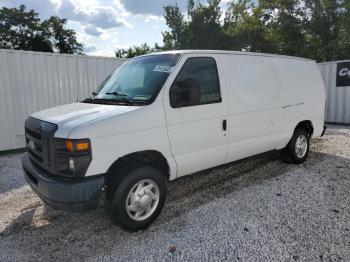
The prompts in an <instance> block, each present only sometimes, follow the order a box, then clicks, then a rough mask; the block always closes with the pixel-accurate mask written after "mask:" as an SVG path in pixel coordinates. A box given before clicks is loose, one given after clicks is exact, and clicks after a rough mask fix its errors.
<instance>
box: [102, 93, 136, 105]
mask: <svg viewBox="0 0 350 262" xmlns="http://www.w3.org/2000/svg"><path fill="white" fill-rule="evenodd" d="M105 94H106V95H115V96H119V97H121V98H123V99H124V100H125V101H126V102H128V104H130V105H132V104H133V103H134V102H133V101H131V100H130V99H129V98H128V96H127V95H126V94H121V93H118V92H116V91H114V92H107V93H105Z"/></svg>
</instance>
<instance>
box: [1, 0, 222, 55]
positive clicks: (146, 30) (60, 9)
mask: <svg viewBox="0 0 350 262" xmlns="http://www.w3.org/2000/svg"><path fill="white" fill-rule="evenodd" d="M175 2H177V4H178V6H179V7H180V9H181V10H182V11H183V12H185V10H186V6H187V0H0V7H3V6H6V7H18V6H19V5H20V4H24V5H26V6H27V8H28V9H34V10H35V11H37V12H38V13H39V15H40V18H41V19H45V18H48V17H50V16H51V15H57V16H59V17H61V18H67V19H68V24H67V26H68V27H69V28H72V29H74V30H75V31H76V32H77V36H78V39H79V41H80V42H82V43H83V44H84V48H85V50H84V51H85V53H86V54H89V55H101V56H114V51H115V50H116V49H118V48H127V47H130V46H133V45H140V44H142V43H144V42H146V43H148V44H149V45H151V46H153V45H154V44H155V43H159V44H162V34H161V32H163V31H165V30H167V26H166V24H165V20H164V18H163V16H162V15H163V6H165V5H167V4H174V3H175ZM222 2H223V5H225V3H226V2H227V0H224V1H222Z"/></svg>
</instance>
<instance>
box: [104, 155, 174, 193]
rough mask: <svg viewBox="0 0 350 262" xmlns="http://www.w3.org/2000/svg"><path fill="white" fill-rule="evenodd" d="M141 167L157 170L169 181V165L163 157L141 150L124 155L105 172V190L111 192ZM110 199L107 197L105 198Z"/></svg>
mask: <svg viewBox="0 0 350 262" xmlns="http://www.w3.org/2000/svg"><path fill="white" fill-rule="evenodd" d="M143 165H149V166H153V167H155V168H157V169H158V170H160V171H161V172H162V174H164V176H165V177H166V179H167V180H169V179H170V165H169V163H168V161H167V159H166V158H165V157H164V155H163V154H162V153H161V152H159V151H157V150H143V151H138V152H134V153H130V154H127V155H124V156H122V157H119V158H118V159H117V160H115V161H114V162H113V164H112V165H111V166H110V167H109V168H108V171H107V172H106V180H105V184H106V186H107V189H108V188H112V190H110V191H112V192H113V191H114V189H115V187H116V186H117V185H118V184H119V183H120V182H121V181H122V180H123V178H125V177H126V176H127V175H128V173H129V172H130V171H131V170H133V169H135V168H137V167H141V166H143ZM110 197H111V196H107V198H110Z"/></svg>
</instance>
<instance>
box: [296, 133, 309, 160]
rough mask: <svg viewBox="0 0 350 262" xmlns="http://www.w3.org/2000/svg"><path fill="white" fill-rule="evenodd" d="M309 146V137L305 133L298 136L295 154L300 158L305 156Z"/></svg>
mask: <svg viewBox="0 0 350 262" xmlns="http://www.w3.org/2000/svg"><path fill="white" fill-rule="evenodd" d="M307 147H308V143H307V137H306V136H305V135H300V136H298V138H297V140H296V142H295V155H296V156H297V157H298V158H303V157H304V156H305V155H306V152H307Z"/></svg>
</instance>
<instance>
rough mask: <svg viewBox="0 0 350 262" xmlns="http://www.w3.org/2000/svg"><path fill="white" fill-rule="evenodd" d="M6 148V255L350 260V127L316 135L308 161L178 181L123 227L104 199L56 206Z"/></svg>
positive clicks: (256, 162)
mask: <svg viewBox="0 0 350 262" xmlns="http://www.w3.org/2000/svg"><path fill="white" fill-rule="evenodd" d="M19 158H20V155H12V156H3V157H0V261H34V260H35V261H37V260H38V261H57V260H60V261H61V260H70V261H80V260H84V261H112V260H113V261H116V260H121V261H130V260H140V261H154V260H155V261H164V260H165V261H182V260H185V259H186V260H201V261H203V260H204V261H207V260H210V261H219V260H228V261H238V260H243V261H256V260H259V261H266V260H278V261H281V260H282V261H294V260H303V261H305V260H306V261H341V260H343V261H344V260H345V261H349V260H350V129H349V128H345V127H337V128H335V127H334V128H331V129H329V130H328V131H327V134H326V136H325V137H323V138H318V139H314V140H313V141H312V148H311V152H310V157H309V159H308V161H307V162H306V163H305V164H303V165H299V166H296V165H290V164H286V163H283V162H282V161H281V160H280V159H279V154H278V153H272V154H267V155H264V156H262V157H257V158H254V159H250V160H247V161H242V162H240V163H235V164H231V165H229V166H226V167H221V168H217V169H214V170H211V171H205V172H202V173H199V174H196V175H193V176H189V177H184V178H182V179H179V180H176V181H174V182H172V183H171V184H170V185H169V196H168V199H167V202H166V205H165V208H164V210H163V212H162V214H161V215H160V217H159V218H158V219H157V220H156V222H155V223H154V224H153V225H152V226H150V227H149V228H148V229H147V230H144V231H141V232H137V233H127V232H124V231H122V230H121V229H119V228H118V227H116V226H114V225H113V224H112V223H111V222H110V220H109V217H108V212H107V211H106V209H105V207H104V206H103V201H101V204H100V205H99V207H98V209H97V210H94V211H89V212H85V213H66V212H62V211H54V210H52V209H51V208H49V207H47V206H45V205H44V204H43V203H42V202H41V201H40V200H39V198H38V197H37V196H36V195H35V194H34V193H32V191H31V190H30V188H29V187H28V186H27V184H26V183H25V181H24V179H23V176H22V171H21V167H20V162H19Z"/></svg>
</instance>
